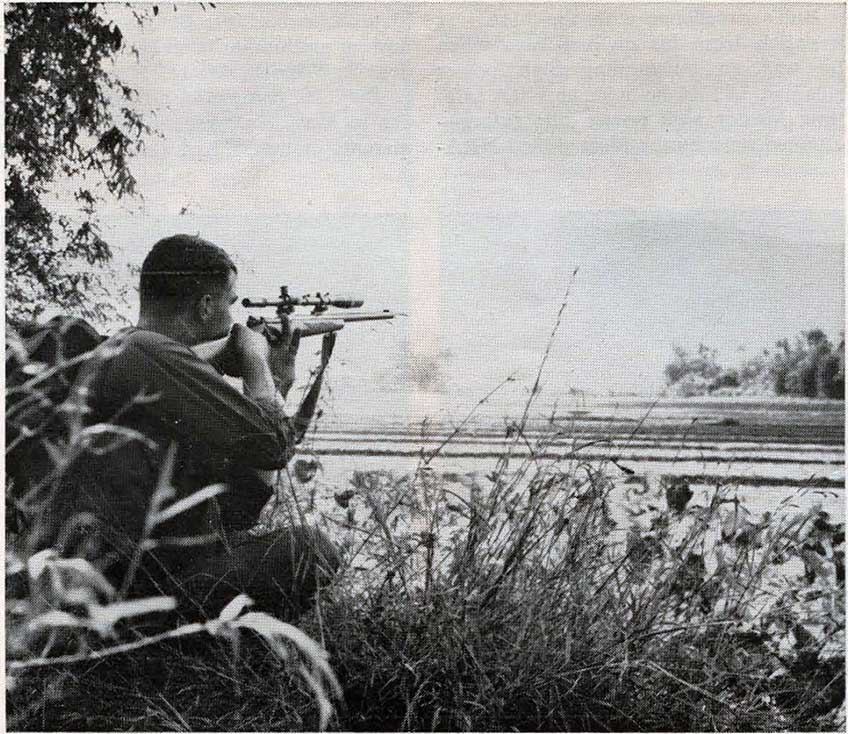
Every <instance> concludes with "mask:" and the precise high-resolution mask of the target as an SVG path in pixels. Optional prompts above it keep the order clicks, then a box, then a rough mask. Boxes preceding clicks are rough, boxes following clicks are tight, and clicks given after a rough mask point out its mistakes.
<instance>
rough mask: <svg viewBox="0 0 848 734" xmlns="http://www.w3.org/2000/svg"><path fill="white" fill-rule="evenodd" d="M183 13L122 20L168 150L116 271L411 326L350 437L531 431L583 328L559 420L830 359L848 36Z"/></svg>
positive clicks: (370, 334) (150, 149) (340, 349)
mask: <svg viewBox="0 0 848 734" xmlns="http://www.w3.org/2000/svg"><path fill="white" fill-rule="evenodd" d="M173 7H174V6H173V5H161V11H160V13H159V15H158V16H157V17H155V18H150V19H149V21H147V22H146V23H145V24H144V25H143V26H140V27H139V26H137V25H136V24H135V23H134V22H133V21H131V20H130V19H129V18H128V17H127V15H126V13H127V11H126V10H125V9H122V8H120V7H114V8H112V10H111V12H112V13H113V15H114V17H115V18H116V20H118V21H119V22H120V23H121V27H122V30H124V32H125V35H126V37H127V40H128V43H130V44H132V45H134V46H135V47H136V48H137V50H138V59H136V58H135V56H134V55H132V54H129V53H125V54H124V55H123V56H122V57H121V58H119V59H118V61H117V63H116V65H115V68H114V71H115V73H116V74H117V76H118V77H119V78H121V79H122V80H123V81H125V82H126V83H128V84H130V85H131V86H133V87H135V88H136V89H137V90H138V93H139V95H138V107H139V108H140V109H142V110H149V111H151V112H152V113H153V114H152V115H151V116H150V118H149V119H150V121H151V122H152V124H153V126H154V127H155V128H156V129H157V130H158V132H159V136H158V137H156V138H151V139H149V140H148V142H147V144H146V147H145V150H144V152H143V153H142V154H140V155H139V156H137V157H136V158H135V159H134V161H133V162H132V170H133V172H134V174H135V175H136V177H137V179H138V188H139V191H140V192H141V194H142V195H143V200H135V201H122V202H120V203H118V204H116V205H109V206H107V207H104V208H103V209H102V210H101V221H102V223H103V225H104V231H105V233H106V235H107V239H109V241H110V242H111V243H113V245H114V246H115V249H116V266H117V267H118V270H119V272H124V271H125V270H126V265H127V264H130V263H133V264H136V265H138V264H140V262H141V260H142V259H143V258H144V255H145V254H146V252H147V250H148V249H149V248H150V246H151V245H152V244H153V243H154V242H155V241H156V240H157V239H159V238H161V237H164V236H167V235H170V234H174V233H176V232H188V233H199V234H200V235H202V236H203V237H205V238H207V239H210V240H212V241H214V242H216V243H217V244H219V245H221V246H222V247H224V248H225V249H226V250H227V251H228V252H230V253H231V254H232V255H233V256H234V258H235V259H236V262H237V264H238V266H239V291H240V295H241V296H252V297H260V296H272V295H275V294H276V293H277V292H278V290H279V286H280V285H282V284H286V285H289V287H290V289H291V291H292V292H294V293H305V292H314V291H316V290H319V289H320V290H322V291H330V292H333V293H344V294H354V295H358V296H359V297H361V298H364V299H365V300H366V306H367V307H369V308H379V309H382V308H391V309H395V310H397V311H400V312H403V313H405V314H407V316H405V317H404V318H399V319H396V320H395V321H393V322H379V323H376V324H373V325H369V326H350V327H347V328H346V329H345V330H344V332H342V333H341V334H340V336H339V340H338V343H337V350H336V355H335V356H334V364H333V367H332V369H331V372H330V378H329V384H330V386H331V388H332V395H331V398H332V404H333V405H334V406H339V410H340V411H341V410H344V409H343V408H342V406H345V407H346V408H351V409H352V410H354V411H366V412H367V411H368V410H370V409H373V410H374V411H376V412H379V411H381V410H382V411H389V412H393V411H406V412H408V413H409V414H425V413H436V412H438V411H448V413H450V414H453V415H457V416H461V415H464V414H465V413H466V412H467V410H468V409H470V408H471V407H472V406H473V405H474V403H475V402H476V401H477V400H479V399H480V398H482V397H483V396H484V395H485V394H486V393H487V392H488V391H489V390H491V389H492V388H494V387H495V386H496V385H497V384H499V383H500V382H501V381H502V380H504V379H505V378H506V377H508V376H510V375H514V376H515V378H516V379H515V382H513V383H509V384H508V385H506V386H505V388H504V389H503V391H502V393H499V395H501V394H502V395H503V400H504V401H506V402H509V401H513V402H516V401H520V400H522V399H523V398H524V397H525V396H526V394H527V393H526V391H527V389H528V388H529V385H531V384H532V381H533V379H534V377H535V375H536V371H537V369H538V367H539V364H540V360H541V359H542V357H543V355H544V353H545V350H546V347H547V345H548V342H549V339H550V336H551V332H552V329H553V328H554V325H555V323H556V320H557V314H558V311H559V309H560V307H561V305H562V304H563V302H565V301H566V299H567V303H566V306H565V308H564V310H563V319H562V324H561V326H560V328H559V330H558V331H557V333H556V335H555V338H554V339H553V340H552V343H551V348H550V353H549V356H548V359H547V362H546V364H545V372H544V376H543V379H542V384H543V391H542V396H544V397H545V398H546V399H548V400H555V399H557V397H558V396H562V397H563V399H565V396H566V395H567V393H568V390H569V388H575V389H582V390H587V391H591V392H596V393H604V394H605V393H608V392H610V391H615V392H638V393H642V394H650V393H652V392H655V391H656V390H658V389H659V388H661V387H662V383H663V367H664V366H665V364H666V363H667V362H668V361H669V360H670V359H671V357H672V349H673V346H674V345H680V346H682V347H684V348H687V349H692V350H694V349H696V348H697V346H698V344H699V343H701V342H703V343H705V344H708V345H711V346H713V347H715V348H717V349H718V350H719V353H720V355H721V356H722V358H723V359H725V361H726V362H727V363H732V362H734V361H736V360H738V359H739V358H740V357H741V356H744V355H746V354H751V353H756V352H758V351H760V350H761V349H762V348H763V347H769V346H772V345H773V344H774V342H775V341H776V340H778V339H781V338H783V337H787V336H788V337H792V336H794V335H795V334H797V333H798V332H800V331H801V330H805V329H810V328H815V327H819V328H823V329H824V330H825V331H826V332H827V333H829V334H830V335H831V337H832V338H837V339H838V338H839V332H840V330H841V329H842V328H843V324H844V292H845V289H844V250H843V248H844V231H845V228H844V225H845V222H844V146H843V129H844V118H843V116H844V109H845V105H844V86H845V79H844V73H845V72H844V58H845V52H844V43H845V19H844V6H841V5H836V4H831V5H806V4H791V5H789V4H786V5H784V4H776V5H751V4H745V5H742V4H738V5H699V4H680V5H669V4H650V5H621V4H541V5H536V4H533V5H529V4H498V5H495V4H450V5H449V4H350V5H335V4H308V5H289V4H285V5H284V4H261V5H260V4H217V3H216V7H215V8H214V9H213V8H210V7H208V6H207V7H206V9H205V10H204V9H202V8H201V7H200V6H198V5H192V6H190V5H178V6H177V10H176V11H174V10H173ZM122 13H123V15H122ZM122 269H123V270H122ZM575 270H576V271H577V272H576V275H575V274H574V271H575ZM127 313H128V317H129V318H130V319H131V320H134V319H135V316H136V314H135V305H134V304H131V306H130V307H129V308H128V309H127ZM236 315H237V316H238V317H239V318H244V316H245V313H244V311H243V310H242V309H240V308H239V309H237V310H236ZM308 344H309V345H310V347H311V346H314V347H315V349H317V348H318V347H319V343H318V340H314V341H310V342H308ZM304 351H305V352H306V354H305V355H304V356H303V357H302V360H303V369H305V368H306V367H307V365H308V364H309V363H310V360H312V361H314V358H313V357H312V356H311V355H310V354H309V351H310V350H309V349H304Z"/></svg>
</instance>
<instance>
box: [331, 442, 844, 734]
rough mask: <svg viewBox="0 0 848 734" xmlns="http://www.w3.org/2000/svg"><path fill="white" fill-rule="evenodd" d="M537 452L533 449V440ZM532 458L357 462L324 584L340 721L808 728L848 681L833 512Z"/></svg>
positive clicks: (831, 707) (366, 726) (407, 726)
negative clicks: (366, 468)
mask: <svg viewBox="0 0 848 734" xmlns="http://www.w3.org/2000/svg"><path fill="white" fill-rule="evenodd" d="M534 448H538V447H534ZM598 469H599V467H597V466H589V465H586V464H583V463H581V462H579V461H574V462H572V463H571V465H570V466H568V467H560V466H557V465H556V464H555V463H548V464H547V465H542V464H541V463H540V462H537V461H533V460H530V461H529V462H528V463H527V464H524V465H522V467H520V468H519V469H518V470H517V471H516V472H514V473H511V474H507V473H505V472H503V471H496V472H494V473H493V474H491V475H489V476H488V477H486V478H485V479H484V478H483V477H481V476H471V475H469V476H466V477H465V478H464V480H463V482H464V484H465V485H466V487H465V491H463V492H461V493H460V494H456V493H454V491H453V490H452V489H451V487H452V486H455V485H452V484H450V483H448V482H446V481H445V480H444V478H443V477H440V476H438V475H435V474H434V473H433V472H431V471H429V470H428V469H427V468H426V467H423V466H422V467H421V468H420V469H419V471H418V472H416V473H415V474H414V475H411V476H403V477H395V476H392V475H390V474H388V473H385V472H369V473H361V474H357V475H355V476H354V479H353V481H352V484H351V487H350V489H349V490H348V491H346V492H344V493H341V494H339V495H338V496H337V502H339V504H340V505H344V507H340V508H339V512H338V515H339V516H338V517H337V518H336V519H335V520H330V521H329V522H331V523H332V522H337V523H338V524H339V526H340V528H341V530H342V531H343V534H344V536H345V537H346V542H347V545H348V548H349V554H350V555H349V562H350V568H349V571H348V573H347V575H346V576H345V578H344V582H343V583H342V584H340V585H338V586H337V587H336V588H335V590H334V592H333V594H332V595H331V596H330V597H328V598H325V599H324V600H323V601H322V607H321V618H322V621H323V627H322V629H324V631H325V634H326V640H327V646H328V649H329V650H330V651H331V653H332V654H333V656H334V658H335V659H336V660H337V664H336V669H337V671H338V673H339V675H340V678H341V681H342V685H343V688H344V690H345V697H346V712H347V713H346V714H345V716H344V718H343V719H342V720H341V721H340V725H341V727H342V728H344V729H352V730H433V729H440V730H463V731H469V730H471V731H474V730H478V731H479V730H488V731H492V730H505V729H513V728H514V729H515V730H521V731H526V730H538V729H546V730H569V731H575V730H576V731H582V730H593V731H600V730H628V731H635V730H658V731H659V730H677V731H692V730H704V729H719V730H774V729H784V728H788V729H793V730H794V729H804V728H820V726H821V721H820V719H821V717H827V716H830V715H831V713H832V712H833V711H835V710H836V709H837V708H838V707H839V706H840V704H841V703H842V699H843V695H844V650H843V647H844V528H843V527H842V526H841V525H834V524H832V523H831V522H830V519H829V518H828V517H827V515H826V513H823V512H822V511H821V510H819V509H818V508H813V509H812V510H810V511H808V512H803V513H797V514H794V513H793V512H792V510H791V507H790V504H789V503H787V504H786V505H785V507H784V508H782V509H783V510H785V512H776V513H775V515H774V516H772V517H765V518H763V519H762V520H761V521H757V520H756V519H754V518H750V517H749V516H748V515H747V514H746V511H745V509H744V506H743V505H741V504H740V502H739V501H738V499H737V498H736V497H735V493H734V491H733V488H731V487H728V488H716V490H715V491H714V492H712V493H709V494H708V495H707V496H706V497H705V501H704V502H702V503H699V504H694V503H690V498H691V497H692V492H691V491H690V490H689V488H688V485H686V486H685V487H680V486H678V485H676V484H675V483H674V482H671V481H660V482H657V483H654V482H653V481H650V480H647V479H644V478H640V479H638V481H633V480H631V481H632V482H633V483H631V484H629V485H626V486H625V487H624V488H623V491H624V492H625V494H626V502H625V507H626V515H627V517H626V519H623V520H622V519H621V518H618V519H617V518H616V517H615V514H614V512H613V503H612V499H613V496H614V495H615V494H616V493H617V492H621V491H622V487H621V486H619V487H616V486H615V485H614V483H613V482H611V481H610V480H609V479H608V478H607V477H606V476H605V475H604V474H603V472H600V471H599V470H598Z"/></svg>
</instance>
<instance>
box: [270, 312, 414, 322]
mask: <svg viewBox="0 0 848 734" xmlns="http://www.w3.org/2000/svg"><path fill="white" fill-rule="evenodd" d="M396 315H397V314H395V313H393V312H392V311H366V312H360V313H333V314H319V315H315V316H313V315H305V316H298V315H296V314H293V315H291V316H289V321H291V322H293V323H304V322H306V323H308V322H310V321H344V322H349V321H380V320H383V319H393V318H394V317H395V316H396ZM267 323H269V324H279V323H280V321H279V320H275V321H268V322H267Z"/></svg>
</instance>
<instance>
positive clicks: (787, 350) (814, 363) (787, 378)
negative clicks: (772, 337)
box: [665, 329, 845, 400]
mask: <svg viewBox="0 0 848 734" xmlns="http://www.w3.org/2000/svg"><path fill="white" fill-rule="evenodd" d="M717 354H718V353H717V351H716V350H715V349H711V348H710V347H707V346H705V345H704V344H701V345H699V346H698V350H697V352H696V353H694V354H692V353H690V352H688V351H686V350H685V349H683V348H681V347H675V348H674V359H673V360H672V361H671V362H670V363H669V364H668V365H666V368H665V380H666V386H667V387H668V389H669V392H671V393H672V394H675V395H679V396H682V397H692V396H697V395H712V394H721V395H728V394H730V395H741V394H748V395H751V394H759V395H763V394H769V395H794V396H798V397H807V398H836V399H839V400H844V399H845V337H844V334H843V336H842V338H841V340H840V342H839V345H838V346H836V347H834V345H833V344H832V343H831V341H830V340H829V339H828V338H827V336H826V335H825V333H824V332H823V331H822V330H821V329H813V330H812V331H808V332H804V333H802V334H799V335H798V336H796V337H795V340H794V342H790V341H789V339H781V340H780V341H779V342H777V344H776V345H775V349H774V350H773V351H770V350H768V349H764V350H763V351H762V353H760V354H758V355H757V356H755V357H752V358H749V359H747V360H745V361H744V362H743V363H742V364H741V365H738V366H735V367H724V366H722V365H721V364H719V362H718V359H717Z"/></svg>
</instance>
